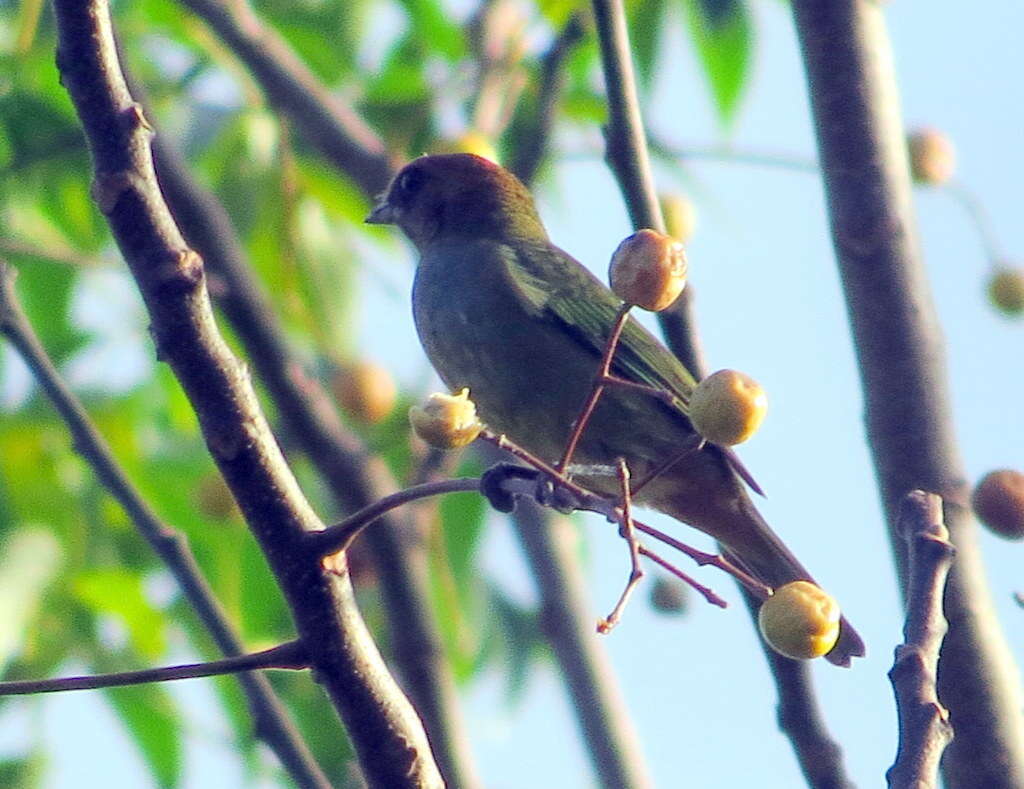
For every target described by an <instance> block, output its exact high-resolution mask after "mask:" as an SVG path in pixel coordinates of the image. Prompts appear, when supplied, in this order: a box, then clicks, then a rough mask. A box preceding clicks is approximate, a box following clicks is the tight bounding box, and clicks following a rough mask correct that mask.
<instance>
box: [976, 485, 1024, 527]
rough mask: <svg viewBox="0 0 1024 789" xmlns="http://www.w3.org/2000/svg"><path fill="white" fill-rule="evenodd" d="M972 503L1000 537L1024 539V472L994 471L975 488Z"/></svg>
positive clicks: (987, 524) (982, 518)
mask: <svg viewBox="0 0 1024 789" xmlns="http://www.w3.org/2000/svg"><path fill="white" fill-rule="evenodd" d="M971 507H972V508H973V509H974V514H975V515H977V516H978V520H980V521H981V522H982V523H984V524H985V525H986V526H988V528H989V529H991V530H992V531H993V532H995V533H996V534H998V535H999V536H1000V537H1006V538H1007V539H1010V540H1020V539H1024V474H1022V473H1021V472H1019V471H1014V470H1013V469H1008V468H1004V469H999V470H998V471H990V472H989V473H988V474H986V475H985V476H984V477H982V478H981V482H979V483H978V485H977V487H976V488H975V489H974V493H973V494H972V495H971Z"/></svg>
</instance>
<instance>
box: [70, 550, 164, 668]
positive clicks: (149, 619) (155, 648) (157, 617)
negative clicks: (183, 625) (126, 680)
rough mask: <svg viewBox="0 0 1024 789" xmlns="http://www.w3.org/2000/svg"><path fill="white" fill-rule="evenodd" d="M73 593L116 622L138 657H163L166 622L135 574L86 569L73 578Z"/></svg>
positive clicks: (116, 569) (113, 569) (119, 570)
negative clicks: (118, 621)
mask: <svg viewBox="0 0 1024 789" xmlns="http://www.w3.org/2000/svg"><path fill="white" fill-rule="evenodd" d="M73 590H74V593H75V596H76V597H77V598H78V599H79V600H81V601H82V602H83V603H85V605H87V606H89V607H90V608H91V609H92V610H93V611H95V612H97V613H101V614H108V615H110V616H114V617H116V618H117V619H118V620H120V621H121V622H122V623H123V624H124V626H125V628H126V629H127V630H128V636H129V638H130V640H131V643H132V646H133V647H134V648H135V649H136V650H137V651H138V652H139V653H140V654H141V655H143V656H145V657H147V658H151V659H155V658H157V657H159V656H160V655H162V654H163V652H164V649H165V639H164V627H165V625H166V622H165V620H164V617H163V614H161V613H160V612H159V611H158V610H156V609H155V608H154V607H153V606H152V605H151V604H150V602H149V601H148V600H147V599H146V596H145V594H144V591H143V587H142V578H141V577H140V576H139V575H138V574H135V573H130V572H128V571H127V570H124V569H121V568H109V569H104V570H87V571H84V572H82V573H79V574H78V576H77V577H76V578H75V579H74V582H73Z"/></svg>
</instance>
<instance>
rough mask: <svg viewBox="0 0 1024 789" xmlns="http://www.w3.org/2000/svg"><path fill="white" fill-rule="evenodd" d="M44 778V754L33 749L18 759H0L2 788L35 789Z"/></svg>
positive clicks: (0, 784) (0, 782)
mask: <svg viewBox="0 0 1024 789" xmlns="http://www.w3.org/2000/svg"><path fill="white" fill-rule="evenodd" d="M45 778H46V756H45V754H43V753H42V752H40V751H34V752H33V753H31V754H30V755H28V756H25V757H23V758H18V759H0V786H3V787H4V789H37V787H41V786H43V779H45Z"/></svg>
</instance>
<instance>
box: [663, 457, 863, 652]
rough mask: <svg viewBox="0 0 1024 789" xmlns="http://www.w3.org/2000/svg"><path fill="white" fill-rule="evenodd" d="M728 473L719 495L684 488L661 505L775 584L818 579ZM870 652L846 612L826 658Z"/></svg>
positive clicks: (773, 585) (737, 560)
mask: <svg viewBox="0 0 1024 789" xmlns="http://www.w3.org/2000/svg"><path fill="white" fill-rule="evenodd" d="M727 476H729V477H731V480H730V481H731V482H732V484H729V483H726V485H724V486H719V485H715V486H714V488H717V489H718V490H719V495H698V496H695V495H692V492H688V491H686V490H681V491H679V492H678V494H676V495H672V494H670V495H668V496H664V497H659V498H660V499H661V500H660V501H658V502H657V505H656V506H657V508H658V509H660V510H663V511H664V512H666V513H667V514H669V515H671V516H672V517H674V518H677V519H678V520H681V521H683V522H684V523H688V524H689V525H691V526H693V527H695V528H697V529H700V530H701V531H703V532H706V533H708V534H710V535H711V536H713V537H715V538H716V539H717V540H718V541H719V542H720V543H721V544H722V545H723V547H724V548H725V549H726V553H727V555H729V556H730V558H731V559H732V560H733V561H735V562H736V563H737V564H738V565H739V566H741V567H742V568H743V569H744V570H746V571H747V572H748V573H750V574H751V575H753V576H754V577H755V578H757V579H758V580H759V581H761V582H762V583H765V584H767V585H768V586H771V587H772V588H775V587H779V586H782V585H783V584H786V583H789V582H790V581H811V582H813V583H817V582H816V581H814V578H813V577H812V576H811V574H810V573H809V572H807V570H806V569H805V568H804V567H803V565H802V564H800V562H799V561H798V560H797V558H796V557H795V556H794V555H793V553H792V551H790V550H789V548H787V547H786V545H785V543H783V542H782V540H781V539H779V537H778V535H777V534H775V532H774V531H772V529H771V527H770V526H769V525H768V524H767V523H766V522H765V520H764V518H763V517H762V516H761V513H760V512H758V511H757V508H756V507H755V506H754V504H753V502H752V501H751V500H750V497H749V496H748V495H747V494H746V491H745V490H743V489H742V487H741V485H740V484H739V481H738V480H736V479H735V477H732V475H731V474H729V475H727ZM723 488H732V490H725V489H723ZM705 493H706V491H705ZM864 652H865V649H864V642H863V641H862V640H861V637H860V636H859V635H858V634H857V631H856V630H854V628H853V626H852V625H851V624H850V623H849V622H848V621H847V620H846V617H843V618H842V620H841V621H840V630H839V640H838V641H836V645H835V646H834V647H832V650H831V651H830V652H829V653H828V654H827V655H825V659H826V660H828V661H829V662H830V663H834V664H836V665H837V666H849V665H850V662H851V660H852V659H853V658H855V657H862V656H863V655H864Z"/></svg>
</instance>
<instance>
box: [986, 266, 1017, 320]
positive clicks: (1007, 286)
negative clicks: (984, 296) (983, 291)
mask: <svg viewBox="0 0 1024 789" xmlns="http://www.w3.org/2000/svg"><path fill="white" fill-rule="evenodd" d="M988 298H989V301H991V302H992V305H993V306H994V307H995V308H996V309H997V310H999V311H1000V312H1001V313H1003V314H1004V315H1010V316H1012V317H1017V316H1018V315H1021V314H1024V269H1020V268H1009V267H1000V268H998V269H996V272H995V273H994V274H993V275H992V278H991V279H989V281H988Z"/></svg>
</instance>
